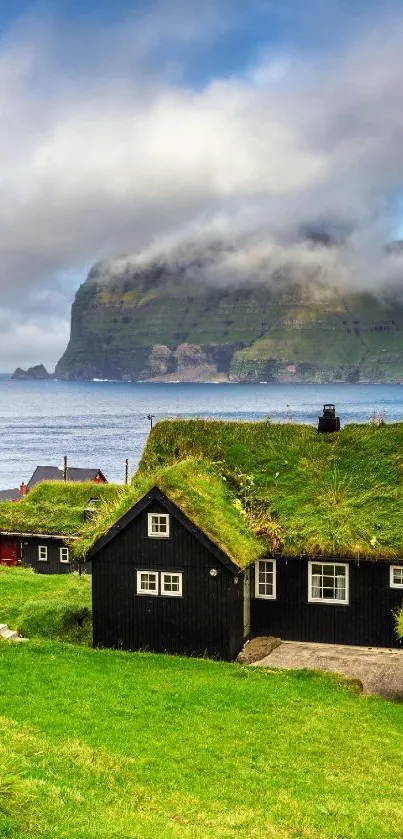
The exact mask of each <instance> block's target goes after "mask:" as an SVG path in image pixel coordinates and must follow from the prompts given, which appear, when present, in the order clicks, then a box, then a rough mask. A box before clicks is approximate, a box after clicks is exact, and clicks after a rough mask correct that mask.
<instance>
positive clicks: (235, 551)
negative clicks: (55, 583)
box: [74, 458, 267, 568]
mask: <svg viewBox="0 0 403 839" xmlns="http://www.w3.org/2000/svg"><path fill="white" fill-rule="evenodd" d="M154 485H157V486H158V487H159V489H161V490H162V492H164V493H165V495H167V497H168V498H169V499H170V500H171V501H173V502H174V503H175V504H177V505H178V506H179V507H180V509H181V510H182V511H183V512H184V513H185V514H186V515H187V516H188V518H190V519H191V521H193V522H194V523H195V524H196V525H198V527H200V528H201V530H203V532H204V533H205V534H206V535H207V536H209V537H210V539H212V541H213V542H214V543H215V544H216V545H218V546H219V547H220V548H221V550H223V551H224V553H225V554H226V555H227V556H228V557H229V558H230V559H231V560H232V561H233V562H234V563H235V564H236V565H237V566H238V567H240V568H242V567H246V566H247V565H250V563H251V562H254V561H255V560H256V559H258V558H259V557H260V556H262V555H263V554H264V553H265V551H266V550H267V546H266V544H265V542H264V540H262V539H259V538H257V537H256V536H255V535H254V534H253V533H252V531H251V529H250V527H249V526H248V522H247V518H246V515H245V512H244V510H243V507H242V505H241V504H240V502H239V500H238V499H237V497H236V495H235V493H234V492H233V490H232V489H231V487H230V485H229V484H228V483H227V482H226V481H225V480H224V479H223V477H222V475H221V474H220V470H219V469H218V468H217V467H216V466H215V465H214V464H212V463H209V462H206V461H203V460H200V459H194V458H189V459H187V460H182V461H180V462H179V463H176V464H174V465H172V466H170V467H168V468H166V469H159V470H156V471H153V472H152V473H148V474H137V475H136V476H135V477H134V479H133V481H132V485H131V488H130V492H129V493H128V495H127V496H125V497H124V498H122V499H121V500H120V501H119V502H118V503H116V504H109V505H107V506H105V507H104V509H103V514H102V515H101V514H99V515H97V517H96V518H95V519H94V520H93V521H91V522H89V523H88V524H87V526H86V527H85V529H84V530H83V533H82V535H81V537H80V539H78V540H77V542H76V543H75V545H74V553H75V555H76V556H80V555H83V554H86V553H88V551H89V549H90V548H91V547H92V546H93V544H94V543H95V541H96V540H97V539H98V538H99V537H100V536H102V535H103V534H104V533H106V532H107V531H108V530H109V529H110V528H111V527H112V525H113V524H115V522H117V521H118V520H119V519H120V518H121V517H122V516H123V515H124V514H125V513H126V512H128V510H130V509H131V507H133V506H134V505H135V504H136V502H137V501H139V500H140V498H142V497H143V496H144V495H145V494H146V493H147V492H148V491H149V490H150V489H151V487H153V486H154Z"/></svg>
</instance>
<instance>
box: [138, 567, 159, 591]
mask: <svg viewBox="0 0 403 839" xmlns="http://www.w3.org/2000/svg"><path fill="white" fill-rule="evenodd" d="M137 594H158V574H157V572H156V571H137Z"/></svg>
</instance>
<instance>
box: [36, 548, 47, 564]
mask: <svg viewBox="0 0 403 839" xmlns="http://www.w3.org/2000/svg"><path fill="white" fill-rule="evenodd" d="M42 551H44V552H45V556H41V552H42ZM47 561H48V546H47V545H38V562H47Z"/></svg>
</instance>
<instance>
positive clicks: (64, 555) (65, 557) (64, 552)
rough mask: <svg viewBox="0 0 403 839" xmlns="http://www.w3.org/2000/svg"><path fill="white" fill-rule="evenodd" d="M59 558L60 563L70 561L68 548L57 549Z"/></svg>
mask: <svg viewBox="0 0 403 839" xmlns="http://www.w3.org/2000/svg"><path fill="white" fill-rule="evenodd" d="M59 556H60V562H69V561H70V554H69V549H68V548H60V549H59Z"/></svg>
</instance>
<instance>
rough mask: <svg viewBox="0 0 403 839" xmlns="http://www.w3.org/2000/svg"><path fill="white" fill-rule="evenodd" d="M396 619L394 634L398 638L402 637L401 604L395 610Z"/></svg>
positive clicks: (402, 618) (402, 616) (402, 619)
mask: <svg viewBox="0 0 403 839" xmlns="http://www.w3.org/2000/svg"><path fill="white" fill-rule="evenodd" d="M395 621H396V635H397V637H398V638H403V606H402V608H401V609H399V611H398V612H396V615H395Z"/></svg>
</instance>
